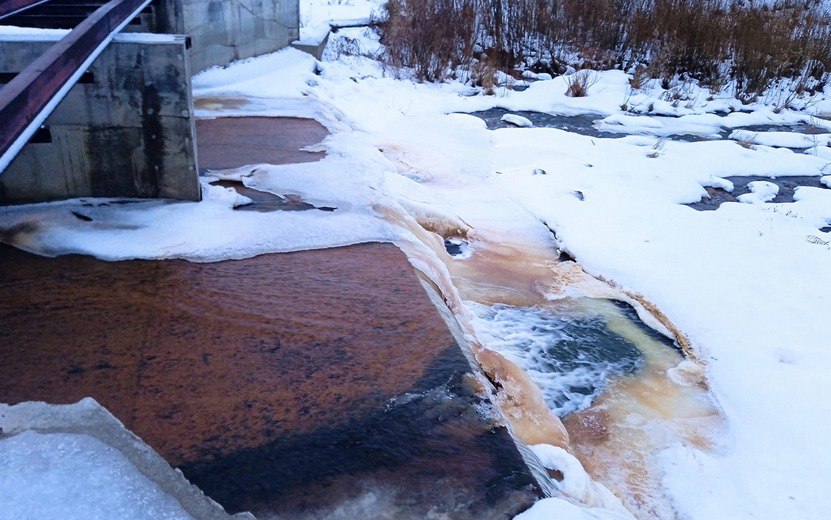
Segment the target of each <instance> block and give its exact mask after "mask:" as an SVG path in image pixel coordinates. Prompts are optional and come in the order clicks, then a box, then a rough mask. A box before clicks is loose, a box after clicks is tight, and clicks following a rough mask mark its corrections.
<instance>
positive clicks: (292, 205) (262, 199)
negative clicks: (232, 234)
mask: <svg viewBox="0 0 831 520" xmlns="http://www.w3.org/2000/svg"><path fill="white" fill-rule="evenodd" d="M211 185H213V186H222V187H223V188H233V189H234V190H236V192H237V193H239V194H240V195H243V196H245V197H248V198H249V199H251V203H250V204H245V205H244V206H237V207H236V208H234V209H235V210H238V211H257V212H261V213H271V212H272V211H306V210H310V209H317V210H320V211H335V210H336V209H337V208H333V207H330V206H314V205H312V204H309V203H308V202H304V201H303V200H302V199H300V198H299V197H292V196H288V197H285V198H283V197H281V196H279V195H275V194H274V193H269V192H266V191H260V190H255V189H253V188H249V187H247V186H245V185H244V184H243V183H241V182H239V181H216V182H212V183H211Z"/></svg>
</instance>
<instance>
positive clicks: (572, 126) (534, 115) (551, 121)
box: [470, 108, 622, 137]
mask: <svg viewBox="0 0 831 520" xmlns="http://www.w3.org/2000/svg"><path fill="white" fill-rule="evenodd" d="M505 114H517V115H520V116H522V117H525V118H527V119H530V120H531V122H532V123H534V126H536V127H540V128H557V129H560V130H565V131H567V132H572V133H575V134H580V135H587V136H590V137H622V135H621V134H614V133H611V132H601V131H600V130H598V129H597V128H595V127H594V123H595V121H597V120H599V119H603V117H604V116H602V115H599V114H580V115H576V116H566V115H558V114H547V113H544V112H526V111H516V112H514V111H511V110H505V109H504V108H491V109H489V110H481V111H479V112H471V113H470V115H472V116H476V117H478V118H480V119H482V120H484V121H485V123H486V124H487V125H488V129H490V130H496V129H498V128H516V127H515V126H514V125H511V124H508V123H504V122H502V120H501V119H502V116H504V115H505Z"/></svg>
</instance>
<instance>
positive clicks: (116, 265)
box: [0, 244, 540, 518]
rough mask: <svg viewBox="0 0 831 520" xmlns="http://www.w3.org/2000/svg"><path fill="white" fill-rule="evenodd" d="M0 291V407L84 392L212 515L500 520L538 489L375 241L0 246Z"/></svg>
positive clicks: (431, 310)
mask: <svg viewBox="0 0 831 520" xmlns="http://www.w3.org/2000/svg"><path fill="white" fill-rule="evenodd" d="M0 295H1V296H2V298H0V320H2V323H3V327H2V329H0V343H2V345H3V348H2V349H0V366H2V367H3V369H4V370H3V371H4V377H3V378H0V402H6V403H18V402H22V401H31V400H39V401H46V402H52V403H72V402H76V401H78V400H79V399H81V398H83V397H86V396H92V397H94V398H95V399H97V400H98V401H99V402H100V403H101V404H102V405H104V406H105V407H106V408H108V409H109V410H110V411H111V412H112V413H113V414H114V415H115V416H116V417H117V418H119V419H120V420H121V421H122V422H123V423H124V424H125V425H126V426H127V427H128V428H129V429H131V430H132V431H133V432H134V433H136V434H137V435H139V436H140V437H141V438H142V439H143V440H144V441H145V442H147V443H148V444H149V445H150V446H152V447H153V448H154V449H156V450H157V451H158V452H159V453H160V454H161V455H162V456H163V457H164V458H165V459H166V460H167V461H168V462H170V463H171V464H172V465H173V466H174V467H179V468H181V469H182V471H183V472H184V474H185V476H186V477H187V478H188V479H190V480H191V481H192V482H193V483H195V484H196V485H198V486H199V487H200V488H202V489H203V490H204V491H205V492H206V493H207V494H208V495H209V496H211V497H212V498H214V499H216V500H217V501H219V502H220V504H222V505H223V506H224V507H226V508H227V509H228V510H229V511H230V512H237V511H243V510H250V511H252V512H254V514H255V515H257V517H258V518H271V517H272V516H274V515H279V516H280V518H319V517H327V516H331V515H333V514H334V513H333V512H334V511H335V509H336V508H340V514H341V515H343V514H344V511H345V512H346V516H345V517H346V518H425V517H427V516H428V515H431V514H433V515H438V516H439V517H441V516H442V515H447V516H448V517H452V518H508V517H510V516H511V515H513V514H516V513H517V512H519V511H522V510H523V509H525V508H527V507H528V506H529V505H530V503H531V502H532V501H533V500H534V499H535V498H536V497H538V496H539V494H540V491H539V489H538V487H537V484H536V482H535V481H534V480H533V477H532V476H531V474H530V471H529V470H528V468H527V466H525V464H524V463H523V461H522V459H521V456H520V454H519V452H518V451H517V449H516V447H515V445H514V443H513V441H512V439H511V438H510V435H509V434H508V432H507V430H506V429H505V428H504V427H501V426H497V425H495V424H494V423H493V422H492V421H491V420H489V419H485V418H483V416H482V415H481V414H480V413H479V412H477V409H478V408H479V407H481V406H482V405H483V404H485V403H484V402H483V401H482V399H481V398H480V397H478V396H477V395H476V394H475V393H474V392H473V390H472V389H471V386H470V383H469V381H468V377H469V376H468V374H469V373H470V366H469V364H468V361H467V360H466V358H465V356H464V355H463V353H462V351H461V349H460V348H459V347H458V345H457V343H456V341H455V340H454V337H453V335H452V334H451V333H450V331H449V329H448V327H447V325H446V324H445V323H444V321H443V320H442V318H441V317H440V316H439V314H438V312H437V309H436V308H435V307H434V305H433V304H432V303H431V301H430V299H429V298H428V296H427V293H426V292H425V291H424V288H423V287H422V285H421V283H420V282H419V281H418V279H417V277H416V276H415V274H414V272H413V270H412V267H411V266H410V264H409V262H408V261H407V259H406V257H405V256H404V255H403V253H401V252H400V251H399V250H398V249H397V248H396V247H394V246H392V245H388V244H366V245H359V246H351V247H345V248H339V249H331V250H320V251H307V252H300V253H290V254H281V255H264V256H260V257H256V258H251V259H247V260H239V261H227V262H221V263H213V264H196V263H189V262H185V261H175V260H174V261H159V262H148V261H127V262H103V261H98V260H95V259H92V258H89V257H84V256H78V255H70V256H64V257H59V258H56V259H49V258H43V257H37V256H34V255H30V254H27V253H24V252H21V251H19V250H16V249H13V248H11V247H8V246H0ZM350 511H351V512H350Z"/></svg>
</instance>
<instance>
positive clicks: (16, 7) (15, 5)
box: [0, 0, 49, 19]
mask: <svg viewBox="0 0 831 520" xmlns="http://www.w3.org/2000/svg"><path fill="white" fill-rule="evenodd" d="M48 1H49V0H3V2H2V3H0V19H2V18H5V17H7V16H11V15H13V14H17V13H19V12H20V11H25V10H26V9H29V8H30V7H34V6H36V5H40V4H44V3H46V2H48Z"/></svg>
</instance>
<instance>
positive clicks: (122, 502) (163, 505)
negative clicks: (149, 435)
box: [0, 431, 191, 520]
mask: <svg viewBox="0 0 831 520" xmlns="http://www.w3.org/2000/svg"><path fill="white" fill-rule="evenodd" d="M21 518H37V519H39V520H48V519H55V520H71V519H78V520H92V519H101V520H105V519H112V518H130V519H136V520H138V519H145V518H146V519H148V520H150V519H153V520H156V519H170V520H173V519H187V518H191V516H190V515H189V514H188V513H187V512H186V511H185V510H184V509H183V508H182V506H181V504H179V502H178V501H176V499H174V498H173V497H171V496H169V495H167V494H165V493H164V492H162V490H161V489H160V488H159V486H158V485H157V484H155V483H154V482H152V481H150V480H149V479H147V477H145V476H144V475H142V474H141V473H140V472H139V471H138V470H137V469H136V467H135V466H133V465H132V464H131V463H130V462H129V461H128V460H127V459H126V458H125V457H124V455H122V454H121V453H120V452H118V451H117V450H116V449H114V448H112V447H110V446H108V445H107V444H104V443H103V442H101V441H99V440H97V439H95V438H93V437H90V436H88V435H81V434H73V433H49V434H42V433H37V432H34V431H25V432H22V433H19V434H17V435H14V436H11V437H8V438H4V439H2V440H0V519H8V520H17V519H21Z"/></svg>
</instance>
